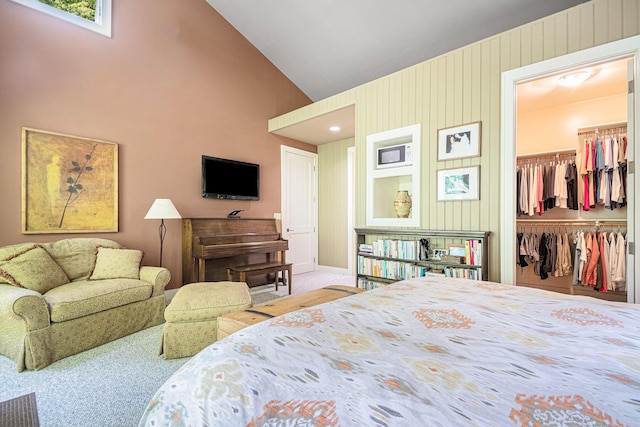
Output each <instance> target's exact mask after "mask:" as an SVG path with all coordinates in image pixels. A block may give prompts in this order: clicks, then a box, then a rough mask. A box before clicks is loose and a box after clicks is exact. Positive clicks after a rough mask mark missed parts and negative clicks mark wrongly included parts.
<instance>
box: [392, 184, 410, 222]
mask: <svg viewBox="0 0 640 427" xmlns="http://www.w3.org/2000/svg"><path fill="white" fill-rule="evenodd" d="M393 209H394V210H395V211H396V216H397V217H398V218H409V213H411V196H410V195H409V192H408V191H406V190H398V192H397V193H396V198H395V199H393Z"/></svg>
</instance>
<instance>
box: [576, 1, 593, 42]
mask: <svg viewBox="0 0 640 427" xmlns="http://www.w3.org/2000/svg"><path fill="white" fill-rule="evenodd" d="M580 10H581V12H582V13H581V14H580V24H581V25H580V49H579V50H583V49H587V48H590V47H593V46H595V28H594V22H593V14H594V6H593V3H587V4H586V7H583V8H581V9H580Z"/></svg>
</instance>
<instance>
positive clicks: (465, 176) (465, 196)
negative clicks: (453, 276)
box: [436, 166, 480, 255]
mask: <svg viewBox="0 0 640 427" xmlns="http://www.w3.org/2000/svg"><path fill="white" fill-rule="evenodd" d="M437 174H438V176H437V179H436V185H437V194H438V201H447V200H479V199H480V182H479V179H480V166H471V167H468V168H456V169H442V170H439V171H437ZM449 255H451V254H449Z"/></svg>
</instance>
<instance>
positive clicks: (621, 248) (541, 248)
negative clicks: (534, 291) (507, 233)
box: [516, 230, 626, 292]
mask: <svg viewBox="0 0 640 427" xmlns="http://www.w3.org/2000/svg"><path fill="white" fill-rule="evenodd" d="M516 251H517V259H518V261H517V264H518V265H519V266H520V268H521V271H522V270H523V269H524V268H525V267H528V266H532V268H533V272H534V274H535V275H536V276H540V280H546V279H548V278H549V276H554V277H563V276H572V284H574V285H576V286H589V287H591V288H593V289H594V290H597V291H599V292H609V291H626V240H625V235H624V234H623V233H622V232H618V233H613V232H610V233H607V232H604V231H602V232H598V231H586V232H585V231H582V230H578V231H576V232H575V233H573V242H572V241H571V238H570V235H569V233H567V232H566V231H565V232H562V233H554V232H543V233H541V234H540V235H538V234H537V233H525V232H518V233H517V248H516Z"/></svg>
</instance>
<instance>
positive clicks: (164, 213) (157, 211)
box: [144, 199, 182, 267]
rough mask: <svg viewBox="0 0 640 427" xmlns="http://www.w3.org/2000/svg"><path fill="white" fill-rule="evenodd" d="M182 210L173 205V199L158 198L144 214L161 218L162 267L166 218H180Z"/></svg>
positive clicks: (148, 217) (159, 232) (147, 216)
mask: <svg viewBox="0 0 640 427" xmlns="http://www.w3.org/2000/svg"><path fill="white" fill-rule="evenodd" d="M180 218H182V217H181V216H180V212H178V210H177V209H176V207H175V206H174V205H173V202H172V201H171V199H156V200H155V201H154V202H153V204H152V205H151V208H149V212H147V214H146V215H145V216H144V219H159V220H160V227H159V228H158V235H159V236H160V267H162V245H163V243H164V236H165V235H166V234H167V227H166V226H165V225H164V220H165V219H180Z"/></svg>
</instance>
